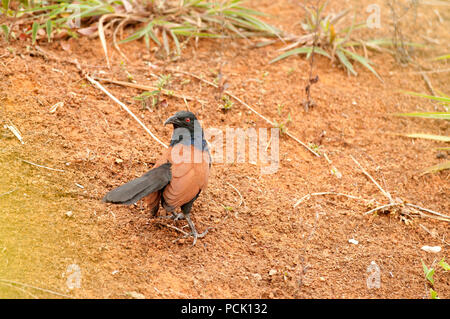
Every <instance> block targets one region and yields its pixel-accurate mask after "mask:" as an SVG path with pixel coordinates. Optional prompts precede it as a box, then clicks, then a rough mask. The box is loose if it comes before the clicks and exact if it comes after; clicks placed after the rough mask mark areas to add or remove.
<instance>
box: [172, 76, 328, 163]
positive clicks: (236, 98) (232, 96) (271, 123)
mask: <svg viewBox="0 0 450 319" xmlns="http://www.w3.org/2000/svg"><path fill="white" fill-rule="evenodd" d="M167 70H168V71H171V72H176V73H181V74H186V75H189V76H192V77H193V78H196V79H197V80H199V81H202V82H204V83H206V84H209V85H211V86H213V87H215V88H216V89H217V88H219V86H218V85H217V84H215V83H213V82H210V81H208V80H205V79H204V78H202V77H200V76H198V75H195V74H193V73H190V72H186V71H179V70H174V69H167ZM224 93H225V94H227V95H228V96H230V97H231V98H233V99H235V100H236V101H238V102H239V103H241V104H242V105H243V106H245V107H246V108H248V109H249V110H250V111H252V112H253V113H255V114H256V115H258V116H259V117H260V118H262V119H263V120H264V121H266V122H267V123H269V124H270V125H272V126H275V123H274V122H272V121H271V120H269V119H268V118H267V117H265V116H264V115H262V114H260V113H258V112H257V111H256V110H255V109H254V108H252V107H251V106H250V105H248V104H247V103H245V102H244V101H242V100H241V99H240V98H238V97H237V96H236V95H234V94H233V93H231V92H230V91H228V90H225V91H224ZM284 133H285V134H286V135H287V136H289V137H290V138H292V139H293V140H295V141H296V142H297V143H299V144H301V145H302V146H303V147H305V148H306V149H307V150H308V151H310V152H311V153H313V154H314V155H315V156H317V157H320V155H319V154H317V153H316V152H314V151H313V150H312V149H311V148H310V147H308V145H306V144H305V143H303V142H302V141H300V140H299V139H298V138H297V137H295V136H294V135H292V134H291V133H290V132H289V131H287V130H286V131H285V132H284Z"/></svg>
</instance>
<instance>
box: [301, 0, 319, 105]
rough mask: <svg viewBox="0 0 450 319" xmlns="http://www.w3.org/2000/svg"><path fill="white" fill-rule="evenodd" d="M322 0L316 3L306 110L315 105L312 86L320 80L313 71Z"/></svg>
mask: <svg viewBox="0 0 450 319" xmlns="http://www.w3.org/2000/svg"><path fill="white" fill-rule="evenodd" d="M319 4H320V0H317V3H316V25H315V27H314V40H313V44H312V50H311V60H310V64H309V77H308V84H307V85H306V87H305V92H306V101H305V103H304V106H305V111H308V110H309V107H310V106H311V107H312V106H313V105H314V102H313V101H312V100H311V86H312V85H313V84H315V83H317V82H318V81H319V76H317V75H316V76H315V77H314V78H313V76H312V72H313V67H314V55H315V49H316V46H317V41H318V39H319V30H320V16H319V15H320V6H319Z"/></svg>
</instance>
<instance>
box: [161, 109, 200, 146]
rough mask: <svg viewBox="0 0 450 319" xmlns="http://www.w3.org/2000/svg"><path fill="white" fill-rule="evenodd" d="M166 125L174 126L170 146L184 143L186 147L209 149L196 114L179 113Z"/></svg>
mask: <svg viewBox="0 0 450 319" xmlns="http://www.w3.org/2000/svg"><path fill="white" fill-rule="evenodd" d="M166 124H172V125H173V129H174V130H173V134H172V140H171V143H170V146H173V145H175V144H177V143H183V144H186V145H194V146H195V147H197V148H199V149H207V143H206V141H205V140H204V133H203V130H202V127H201V125H200V122H199V121H198V120H197V117H196V116H195V115H194V113H192V112H189V111H179V112H177V113H175V115H173V116H171V117H169V118H168V119H167V121H166V122H164V125H166Z"/></svg>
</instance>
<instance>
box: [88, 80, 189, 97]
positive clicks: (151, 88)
mask: <svg viewBox="0 0 450 319" xmlns="http://www.w3.org/2000/svg"><path fill="white" fill-rule="evenodd" d="M92 78H93V79H94V80H97V81H100V82H107V83H112V84H117V85H121V86H126V87H131V88H135V89H140V90H143V91H154V90H158V88H157V87H154V86H149V85H142V84H137V83H131V82H124V81H116V80H111V79H105V78H99V77H96V76H93V77H92ZM161 93H162V94H164V95H167V96H174V97H177V98H180V99H185V100H189V101H193V100H196V99H195V98H193V97H190V96H186V95H181V94H177V93H174V92H173V91H170V90H166V89H162V90H161Z"/></svg>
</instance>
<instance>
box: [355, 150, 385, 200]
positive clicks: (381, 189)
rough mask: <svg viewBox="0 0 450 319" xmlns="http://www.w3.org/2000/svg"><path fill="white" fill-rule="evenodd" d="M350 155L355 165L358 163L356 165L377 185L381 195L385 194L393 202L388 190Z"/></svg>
mask: <svg viewBox="0 0 450 319" xmlns="http://www.w3.org/2000/svg"><path fill="white" fill-rule="evenodd" d="M350 157H351V158H352V160H353V161H354V162H355V163H356V165H358V167H359V168H360V169H361V171H362V172H363V173H364V175H366V176H367V177H368V178H369V179H370V180H371V181H372V182H373V183H374V184H375V185H376V186H377V187H378V189H379V190H380V191H381V192H382V193H383V195H384V196H386V197H387V198H388V199H389V201H390V202H391V203H393V202H394V200H393V199H392V197H391V194H389V193H388V192H386V191H385V190H384V189H383V188H382V187H381V186H380V184H378V183H377V181H376V180H375V179H374V178H373V177H372V176H370V174H369V173H367V171H366V170H365V169H364V168H363V167H362V166H361V164H359V162H358V161H357V160H356V159H355V158H354V157H353V156H352V155H350Z"/></svg>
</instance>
